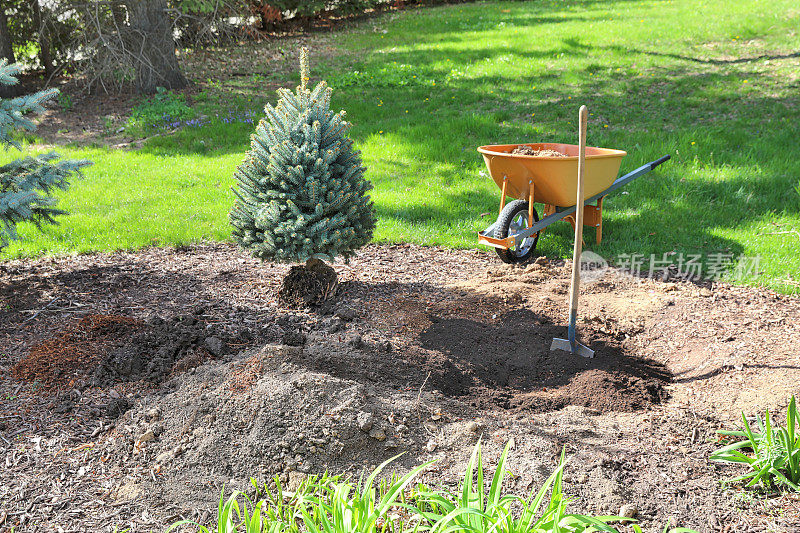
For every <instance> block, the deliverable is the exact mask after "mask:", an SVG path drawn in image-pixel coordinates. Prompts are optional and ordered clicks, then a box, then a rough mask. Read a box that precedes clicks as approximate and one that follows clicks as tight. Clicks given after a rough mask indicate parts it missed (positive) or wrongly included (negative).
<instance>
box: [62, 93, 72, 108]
mask: <svg viewBox="0 0 800 533" xmlns="http://www.w3.org/2000/svg"><path fill="white" fill-rule="evenodd" d="M58 105H59V107H60V108H61V110H62V111H69V110H71V109H72V107H73V103H72V96H71V95H70V94H67V93H59V95H58Z"/></svg>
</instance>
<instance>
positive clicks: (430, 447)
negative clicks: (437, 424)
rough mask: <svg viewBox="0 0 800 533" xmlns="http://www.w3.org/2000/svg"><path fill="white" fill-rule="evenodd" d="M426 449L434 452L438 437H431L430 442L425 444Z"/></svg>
mask: <svg viewBox="0 0 800 533" xmlns="http://www.w3.org/2000/svg"><path fill="white" fill-rule="evenodd" d="M425 449H426V450H428V452H430V453H433V452H434V451H435V450H436V439H429V440H428V443H427V444H425Z"/></svg>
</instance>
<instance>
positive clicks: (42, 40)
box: [32, 0, 54, 77]
mask: <svg viewBox="0 0 800 533" xmlns="http://www.w3.org/2000/svg"><path fill="white" fill-rule="evenodd" d="M32 7H33V23H34V25H35V26H36V30H37V31H38V32H39V60H40V61H41V62H42V67H44V73H45V75H46V76H48V77H49V76H51V75H52V74H53V69H54V67H53V53H52V46H51V45H50V37H49V35H48V34H49V31H48V29H47V25H46V24H45V23H44V21H43V20H42V7H41V6H40V5H39V0H33V6H32Z"/></svg>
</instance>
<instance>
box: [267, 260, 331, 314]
mask: <svg viewBox="0 0 800 533" xmlns="http://www.w3.org/2000/svg"><path fill="white" fill-rule="evenodd" d="M337 286H338V281H337V276H336V271H335V270H334V269H333V268H332V267H331V266H329V265H327V264H325V263H324V262H323V261H320V260H316V259H312V260H310V261H308V262H307V263H306V264H304V265H295V266H293V267H292V268H291V269H290V270H289V273H288V274H287V275H286V278H285V279H284V280H283V285H282V286H281V289H280V291H279V292H278V300H279V301H280V302H281V303H282V304H283V305H285V306H287V307H291V308H304V307H310V306H317V305H321V304H322V302H324V301H325V300H327V299H328V298H330V297H332V296H333V295H334V294H336V288H337Z"/></svg>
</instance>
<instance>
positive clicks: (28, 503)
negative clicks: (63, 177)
mask: <svg viewBox="0 0 800 533" xmlns="http://www.w3.org/2000/svg"><path fill="white" fill-rule="evenodd" d="M335 268H336V270H337V272H338V274H339V281H340V285H339V290H338V291H337V293H336V296H335V297H334V298H332V299H329V300H328V301H326V302H324V303H323V305H321V306H319V307H316V308H315V309H314V310H308V309H305V310H303V309H290V308H287V307H285V306H283V305H282V304H279V303H278V300H277V295H278V292H279V289H280V286H281V281H282V279H283V277H284V276H285V274H286V273H287V272H288V269H289V267H287V266H279V265H270V264H262V263H260V262H258V261H257V260H254V259H252V258H250V257H248V256H247V255H246V254H244V253H242V252H240V251H239V250H237V249H236V248H235V247H233V246H230V245H221V244H220V245H199V246H193V247H186V248H181V249H157V248H153V249H148V250H143V251H141V252H138V253H132V254H131V253H118V254H111V255H105V254H99V255H92V256H75V257H67V258H60V259H40V260H36V261H11V262H7V263H5V264H3V265H0V305H2V307H3V309H5V311H4V312H3V313H2V314H1V315H0V345H2V346H3V348H4V349H3V350H2V351H0V398H2V414H0V459H4V461H5V462H4V465H5V468H4V469H3V470H2V471H1V472H0V501H2V502H3V503H2V507H0V530H2V528H3V527H5V528H9V527H15V528H16V531H34V530H37V531H39V530H51V529H52V530H56V529H58V528H59V527H60V528H63V529H64V530H65V531H70V530H72V531H87V530H97V529H102V528H104V527H108V526H118V527H119V528H121V529H122V528H126V527H129V528H131V530H132V531H153V530H163V526H164V524H166V523H168V522H170V521H175V520H177V519H179V518H181V517H185V518H192V519H197V520H201V521H208V520H209V519H210V518H212V513H213V510H214V509H215V508H216V504H217V500H218V498H219V491H220V490H221V487H222V486H223V485H225V487H226V490H228V491H230V490H234V489H242V490H248V486H249V479H250V477H256V478H258V479H260V480H266V479H268V478H271V477H272V476H274V475H278V476H279V477H280V478H281V479H282V480H283V481H284V482H285V483H287V484H288V485H289V486H290V487H291V486H294V485H295V484H296V483H297V482H298V481H299V480H300V479H301V478H302V476H303V475H305V474H306V473H308V472H321V471H324V470H326V469H327V470H331V471H335V472H348V473H351V474H354V475H356V474H358V473H359V472H360V471H362V470H363V469H364V468H369V467H371V466H374V465H376V464H378V463H380V462H382V461H383V460H385V459H387V458H389V457H391V456H393V455H396V454H397V453H400V452H405V455H403V457H402V458H401V459H400V460H399V461H398V462H397V463H396V468H398V469H406V468H409V467H411V466H413V465H416V464H419V463H420V462H423V461H427V460H430V459H435V460H436V462H435V463H434V465H433V466H432V467H430V468H428V469H427V470H426V471H425V473H424V474H423V479H424V481H425V482H426V483H435V484H440V483H443V484H445V485H452V484H453V483H454V482H456V480H457V479H458V477H459V474H460V473H461V471H462V470H463V466H464V463H465V462H466V460H467V459H468V457H469V452H470V450H471V448H472V446H473V445H474V443H475V442H476V440H477V438H479V437H481V438H482V441H483V442H484V445H485V447H486V450H485V455H486V457H487V458H488V460H489V461H490V462H491V461H494V460H495V459H496V458H497V456H498V455H499V452H500V450H501V448H502V447H503V446H504V445H505V443H506V442H508V441H509V440H513V443H514V444H513V450H512V452H511V468H512V470H513V472H514V474H515V476H514V477H513V479H512V480H511V481H510V482H511V486H510V487H509V489H510V490H514V491H517V492H520V493H527V491H529V490H530V489H531V488H533V487H535V486H536V485H537V484H539V483H541V482H542V480H543V479H544V478H545V477H546V475H547V474H548V473H549V472H550V471H552V469H553V468H554V465H555V464H556V462H557V458H558V456H559V454H560V452H561V449H562V447H566V450H567V454H568V455H569V456H570V458H571V459H570V463H569V466H568V468H567V471H566V484H565V491H566V492H567V493H568V494H570V495H572V496H574V497H575V499H574V501H573V502H572V504H571V509H573V510H575V511H579V512H587V513H599V514H609V513H617V512H618V511H619V507H620V506H621V505H622V504H624V503H631V504H634V505H636V506H637V507H638V509H639V519H640V520H641V523H642V525H643V526H644V527H645V530H647V531H660V530H661V528H662V527H663V525H664V524H665V523H666V522H667V520H670V519H671V520H672V523H673V524H680V525H684V526H688V527H693V528H695V529H696V530H698V531H730V532H732V531H737V532H738V531H744V532H747V531H765V530H769V531H786V532H788V531H795V530H797V528H798V527H800V510H798V502H797V501H796V500H795V499H792V498H791V497H790V496H781V495H766V496H765V495H763V494H757V493H754V492H752V491H745V490H743V489H742V488H741V487H733V488H731V489H728V490H726V489H724V488H723V487H722V486H721V485H720V483H719V481H720V480H721V479H724V478H726V477H731V476H733V475H734V474H735V473H737V472H740V470H738V469H736V468H731V467H721V466H719V465H712V464H710V463H709V461H708V455H709V453H710V452H711V451H712V450H713V449H714V448H715V447H716V446H717V444H716V437H715V430H716V429H718V428H720V427H728V426H731V425H732V424H735V421H736V418H737V417H738V413H739V411H740V410H745V411H747V412H748V413H754V412H756V411H762V410H763V409H764V408H767V407H769V408H771V409H775V408H782V407H783V406H785V403H786V400H787V398H788V396H789V394H790V393H791V392H794V390H795V389H796V383H797V382H798V379H800V361H798V355H797V351H796V346H797V345H798V342H800V321H799V320H798V315H800V307H799V306H798V301H797V300H796V299H793V298H789V297H786V296H782V295H777V294H772V293H769V292H766V291H761V290H756V289H747V288H738V287H730V286H726V285H714V286H708V287H702V288H701V287H697V286H694V285H691V284H685V283H677V284H674V283H660V282H654V281H650V280H640V279H634V278H630V277H627V276H624V275H622V274H619V273H617V272H615V271H607V272H606V273H605V274H604V275H603V276H594V277H593V280H592V282H590V283H587V284H586V285H585V286H584V287H583V288H582V295H581V304H582V308H581V321H580V328H579V329H580V335H581V340H582V341H583V342H584V343H586V344H588V345H589V346H590V347H592V348H593V349H594V350H595V351H596V354H597V355H596V357H595V359H592V360H587V359H582V358H577V357H573V356H570V355H569V354H567V353H565V352H551V351H550V349H549V346H550V341H551V340H552V338H553V337H556V336H558V337H564V336H565V334H566V326H565V320H564V319H565V315H566V297H567V289H568V284H569V271H570V270H569V264H568V263H567V264H564V263H563V262H561V261H556V262H553V263H548V262H547V261H544V260H540V261H539V264H533V265H530V266H527V267H512V266H507V265H502V264H499V263H497V262H496V260H495V259H494V258H493V257H491V256H490V255H488V254H485V253H482V252H478V251H474V250H470V251H457V250H444V249H437V248H424V247H418V246H406V245H398V246H370V247H367V248H366V249H364V250H363V251H362V252H361V253H360V254H359V255H358V257H356V258H354V259H353V260H352V261H351V262H350V263H349V264H338V263H337V264H336V265H335ZM3 456H5V457H3ZM623 530H624V528H623Z"/></svg>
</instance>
